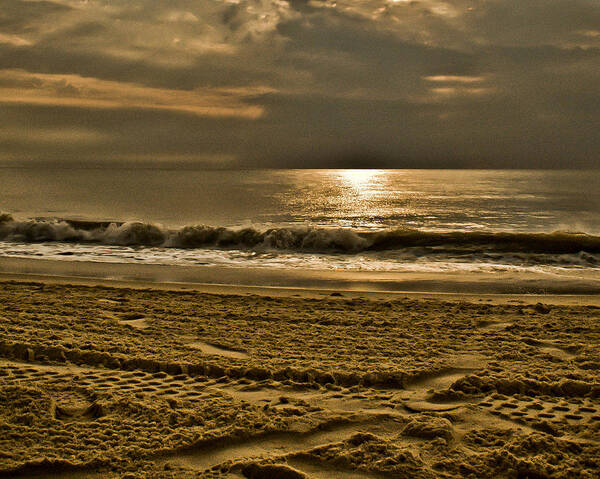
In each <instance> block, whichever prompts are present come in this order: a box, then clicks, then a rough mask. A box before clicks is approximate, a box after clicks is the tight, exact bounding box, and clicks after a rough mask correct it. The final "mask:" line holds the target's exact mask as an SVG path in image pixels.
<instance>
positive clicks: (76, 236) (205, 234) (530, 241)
mask: <svg viewBox="0 0 600 479" xmlns="http://www.w3.org/2000/svg"><path fill="white" fill-rule="evenodd" d="M0 241H8V242H25V243H39V242H70V243H84V244H104V245H115V246H133V247H135V246H140V247H143V246H154V247H157V246H158V247H165V248H185V249H190V248H220V249H233V248H237V249H249V250H259V251H265V250H282V251H302V252H312V253H345V254H354V253H362V252H368V251H379V252H394V251H403V250H410V251H411V252H412V254H415V253H417V254H418V253H419V252H421V253H422V254H423V255H427V254H440V253H452V254H462V253H464V254H496V253H503V254H506V253H511V254H517V255H518V254H540V255H572V254H576V255H578V258H579V260H581V261H582V262H583V263H587V264H589V265H591V264H600V236H593V235H590V234H586V233H578V232H569V231H556V232H553V233H526V232H525V233H523V232H486V231H449V232H434V231H422V230H414V229H393V230H386V231H377V232H365V231H357V230H352V229H347V228H337V229H333V228H316V227H308V226H306V227H281V228H269V229H265V230H260V229H256V228H240V229H233V228H225V227H211V226H185V227H183V228H181V229H167V228H163V227H160V226H157V225H154V224H147V223H141V222H128V223H111V222H87V221H74V220H28V221H16V220H14V219H13V218H12V217H11V216H10V215H0Z"/></svg>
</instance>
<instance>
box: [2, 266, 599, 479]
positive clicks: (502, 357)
mask: <svg viewBox="0 0 600 479" xmlns="http://www.w3.org/2000/svg"><path fill="white" fill-rule="evenodd" d="M13 279H14V278H13ZM21 280H22V281H25V282H17V281H14V280H13V281H9V280H7V278H4V279H3V281H2V282H1V283H0V328H1V334H0V398H1V399H0V430H1V438H0V476H2V477H30V478H33V477H65V478H67V477H68V478H96V477H97V478H100V477H102V478H104V477H109V478H112V477H115V478H116V477H125V478H134V477H151V478H152V477H155V478H163V477H164V478H186V477H214V478H224V477H247V478H273V477H277V478H303V477H309V478H343V479H361V478H381V477H410V478H412V477H415V478H436V477H440V478H458V477H473V478H480V477H486V478H497V477H505V478H512V477H514V478H521V477H523V478H525V477H529V478H545V477H549V478H550V477H551V478H554V477H556V478H558V477H564V478H573V477H586V478H592V477H597V476H598V474H599V473H600V460H599V459H598V458H599V457H600V381H599V378H598V371H599V370H600V353H599V351H600V348H599V346H600V325H599V321H600V308H599V306H598V300H597V297H596V296H580V297H576V296H562V297H561V296H545V297H544V296H531V297H519V296H517V295H512V296H510V295H487V296H478V295H476V294H475V295H474V294H471V295H459V294H455V295H443V294H433V293H432V294H427V295H424V294H416V293H407V294H399V293H396V294H391V293H390V294H384V293H361V292H357V291H354V292H347V291H342V292H331V291H326V290H322V291H319V290H312V291H303V290H298V289H285V288H280V289H268V288H262V289H260V290H255V291H252V290H250V289H248V288H246V289H243V288H241V289H239V288H238V289H236V288H228V289H225V288H221V289H220V290H215V288H217V287H215V286H213V290H212V291H210V287H209V288H205V289H207V290H209V291H208V292H207V291H206V290H205V291H203V290H202V287H201V286H197V287H195V288H193V289H195V290H190V291H186V290H182V288H177V287H168V286H167V287H162V288H161V289H159V288H155V287H154V288H153V287H151V285H149V284H138V285H137V286H136V287H132V286H134V285H126V284H123V283H114V284H112V286H109V285H107V284H104V285H103V286H98V285H94V284H92V283H91V282H90V283H89V284H87V285H86V284H61V282H60V281H51V280H49V279H47V278H46V279H45V281H44V282H40V281H39V278H38V280H36V282H31V278H28V277H27V276H26V275H25V276H23V277H21ZM72 282H77V281H72ZM80 283H81V280H80ZM209 293H210V294H209Z"/></svg>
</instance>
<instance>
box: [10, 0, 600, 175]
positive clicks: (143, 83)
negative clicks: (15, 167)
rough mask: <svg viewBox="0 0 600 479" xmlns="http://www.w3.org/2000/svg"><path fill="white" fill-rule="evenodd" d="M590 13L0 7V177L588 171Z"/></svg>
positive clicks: (486, 4)
mask: <svg viewBox="0 0 600 479" xmlns="http://www.w3.org/2000/svg"><path fill="white" fill-rule="evenodd" d="M599 84H600V3H599V2H598V1H597V0H523V1H516V0H513V1H509V0H472V1H469V0H451V1H438V0H422V1H418V0H417V1H405V0H396V1H394V0H387V1H386V0H339V1H326V2H321V1H312V0H311V1H309V0H289V1H284V0H228V1H216V0H202V1H199V0H173V1H170V2H157V1H154V0H127V1H125V0H122V1H121V0H120V1H108V0H105V1H101V0H43V1H37V0H36V1H34V0H3V1H2V9H1V10H0V111H1V112H2V122H1V124H0V160H2V161H4V162H7V161H9V162H15V161H16V162H19V163H24V162H56V161H76V162H82V163H86V162H90V163H97V162H107V163H111V162H112V163H115V162H117V163H118V162H129V161H140V160H141V161H154V160H157V161H172V162H200V163H202V164H208V165H217V166H276V167H291V166H293V167H325V166H387V167H400V168H401V167H481V166H486V167H591V166H597V165H598V152H599V151H600V136H599V135H598V134H597V131H598V128H599V127H600V113H599V112H600V89H599V88H598V85H599Z"/></svg>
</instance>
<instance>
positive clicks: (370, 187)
mask: <svg viewBox="0 0 600 479" xmlns="http://www.w3.org/2000/svg"><path fill="white" fill-rule="evenodd" d="M336 174H337V175H338V176H339V178H340V179H341V180H342V181H343V182H344V183H345V184H346V185H347V186H349V187H351V188H352V189H353V190H354V192H355V193H357V194H358V195H360V197H361V198H367V197H370V196H373V195H375V194H376V193H377V192H378V191H381V189H382V187H383V186H384V180H385V170H339V171H337V172H336Z"/></svg>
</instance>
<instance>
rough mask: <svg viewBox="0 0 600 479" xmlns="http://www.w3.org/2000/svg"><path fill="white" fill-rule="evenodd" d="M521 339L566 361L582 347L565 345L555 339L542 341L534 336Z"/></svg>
mask: <svg viewBox="0 0 600 479" xmlns="http://www.w3.org/2000/svg"><path fill="white" fill-rule="evenodd" d="M521 341H523V342H524V343H525V344H527V345H529V346H533V347H536V348H538V350H539V351H541V352H543V353H546V354H549V355H550V356H553V357H555V358H557V359H561V360H564V361H568V360H570V359H573V358H574V357H575V356H576V355H577V352H578V351H579V349H580V348H579V347H578V346H576V345H571V346H563V345H562V344H560V343H559V342H558V341H553V340H544V341H541V340H538V339H534V338H521Z"/></svg>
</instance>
